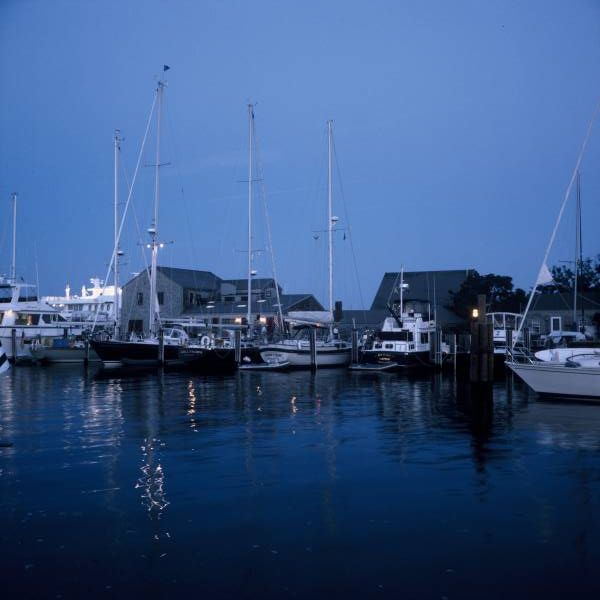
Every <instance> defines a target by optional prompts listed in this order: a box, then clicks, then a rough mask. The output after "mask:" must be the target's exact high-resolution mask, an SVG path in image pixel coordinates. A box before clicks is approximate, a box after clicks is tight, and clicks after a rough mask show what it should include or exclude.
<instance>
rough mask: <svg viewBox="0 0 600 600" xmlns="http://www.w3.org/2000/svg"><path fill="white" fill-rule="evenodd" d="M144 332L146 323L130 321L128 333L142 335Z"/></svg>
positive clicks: (139, 320)
mask: <svg viewBox="0 0 600 600" xmlns="http://www.w3.org/2000/svg"><path fill="white" fill-rule="evenodd" d="M143 330H144V322H143V321H142V319H130V320H129V323H128V324H127V332H128V333H131V332H135V333H142V331H143Z"/></svg>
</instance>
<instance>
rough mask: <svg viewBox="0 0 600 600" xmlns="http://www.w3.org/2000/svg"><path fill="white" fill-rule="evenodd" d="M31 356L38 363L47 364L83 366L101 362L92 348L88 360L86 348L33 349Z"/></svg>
mask: <svg viewBox="0 0 600 600" xmlns="http://www.w3.org/2000/svg"><path fill="white" fill-rule="evenodd" d="M31 355H32V357H33V358H34V360H35V361H37V362H42V363H46V364H83V363H85V362H86V360H87V362H100V357H99V356H98V354H96V352H94V350H93V349H92V348H90V349H89V352H88V353H87V359H86V351H85V348H43V347H42V348H40V347H35V348H32V349H31Z"/></svg>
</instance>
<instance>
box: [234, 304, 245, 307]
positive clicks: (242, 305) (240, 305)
mask: <svg viewBox="0 0 600 600" xmlns="http://www.w3.org/2000/svg"><path fill="white" fill-rule="evenodd" d="M236 308H246V304H238V305H237V306H236Z"/></svg>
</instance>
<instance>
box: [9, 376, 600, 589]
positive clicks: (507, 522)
mask: <svg viewBox="0 0 600 600" xmlns="http://www.w3.org/2000/svg"><path fill="white" fill-rule="evenodd" d="M0 411H1V412H0V441H2V440H9V441H11V442H12V443H13V446H12V447H9V448H2V449H0V511H1V514H3V515H5V518H4V522H3V523H2V527H1V528H0V564H3V565H4V569H3V571H4V574H9V575H8V581H9V585H13V586H17V585H18V586H19V588H20V589H22V590H25V592H24V597H27V595H29V596H31V597H39V596H44V597H46V596H49V597H55V596H56V595H63V596H65V597H68V596H74V595H81V594H83V593H85V594H86V595H87V596H90V595H91V596H95V595H103V594H106V593H107V592H110V593H111V594H117V595H135V594H142V593H144V594H145V595H149V596H150V597H152V596H154V595H159V596H160V595H175V594H177V593H182V592H184V591H190V592H193V593H194V594H196V595H197V594H204V595H207V596H208V597H256V596H260V597H273V598H280V597H286V596H291V597H309V596H313V597H314V594H313V592H314V590H319V591H320V592H322V594H325V593H329V594H331V593H334V592H335V593H336V594H338V595H344V596H346V597H369V596H371V595H374V594H376V595H379V596H381V595H383V596H386V595H388V596H390V597H396V596H397V595H399V594H400V595H404V596H406V597H433V598H441V597H443V596H447V597H449V598H450V597H461V598H464V597H473V598H476V597H481V595H482V594H483V593H484V592H485V595H486V597H488V598H489V597H498V598H500V597H507V596H510V595H512V596H515V595H516V596H518V595H522V592H523V589H525V587H527V586H535V589H536V590H537V591H539V592H540V593H543V594H544V595H545V596H546V597H560V596H561V595H564V594H565V593H567V592H569V593H571V594H573V593H580V594H589V593H590V591H592V590H594V591H595V590H596V589H598V586H599V584H600V581H599V578H598V575H596V570H595V568H594V565H595V564H597V561H598V559H599V558H600V556H599V553H600V543H599V542H600V532H599V529H598V526H597V524H596V521H595V519H594V514H595V513H597V511H598V508H599V504H600V494H599V492H600V477H599V473H600V469H599V468H600V456H599V453H598V450H599V448H600V406H590V405H568V404H556V403H554V404H547V403H541V402H537V401H536V399H535V396H534V395H532V394H530V393H529V392H528V391H527V389H526V388H524V387H523V386H522V385H521V384H519V383H518V382H514V384H513V383H512V382H511V381H508V382H506V383H504V382H502V383H498V384H495V386H494V390H493V398H492V396H488V395H487V394H485V393H483V392H481V391H474V390H472V389H471V388H470V387H469V386H465V385H462V384H460V383H458V382H456V381H454V380H452V379H451V378H445V377H442V376H440V375H432V376H427V377H424V378H403V377H399V376H393V375H390V374H385V375H381V374H372V375H365V374H357V373H346V372H336V371H320V372H318V373H316V374H315V375H313V374H310V373H290V374H284V373H243V374H242V373H239V374H237V375H235V376H231V377H226V378H210V377H193V376H187V375H183V374H176V373H150V374H148V373H147V374H130V375H124V374H119V373H114V374H111V373H96V372H95V371H93V370H90V371H85V370H80V369H50V368H49V369H27V368H21V369H13V370H12V372H11V373H10V375H8V376H6V377H5V378H4V380H3V388H2V389H1V390H0ZM40 540H41V541H40ZM474 564H477V569H474V568H473V565H474ZM73 570H76V571H77V572H79V573H80V574H81V576H80V577H79V578H78V580H77V581H76V580H74V579H73V578H72V577H71V576H70V575H69V573H70V572H72V571H73ZM5 578H6V576H5ZM491 580H494V581H495V582H496V585H495V586H494V587H493V589H490V587H489V582H490V581H491ZM49 582H51V583H49ZM48 586H49V587H48ZM107 586H108V587H107ZM50 588H51V589H50Z"/></svg>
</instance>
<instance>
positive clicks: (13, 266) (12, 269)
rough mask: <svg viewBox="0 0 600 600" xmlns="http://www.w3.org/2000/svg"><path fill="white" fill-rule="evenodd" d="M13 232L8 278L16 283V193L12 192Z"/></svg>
mask: <svg viewBox="0 0 600 600" xmlns="http://www.w3.org/2000/svg"><path fill="white" fill-rule="evenodd" d="M11 197H12V201H13V231H12V263H11V265H10V278H11V279H12V281H13V283H14V282H15V281H17V193H16V192H13V193H12V195H11Z"/></svg>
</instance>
